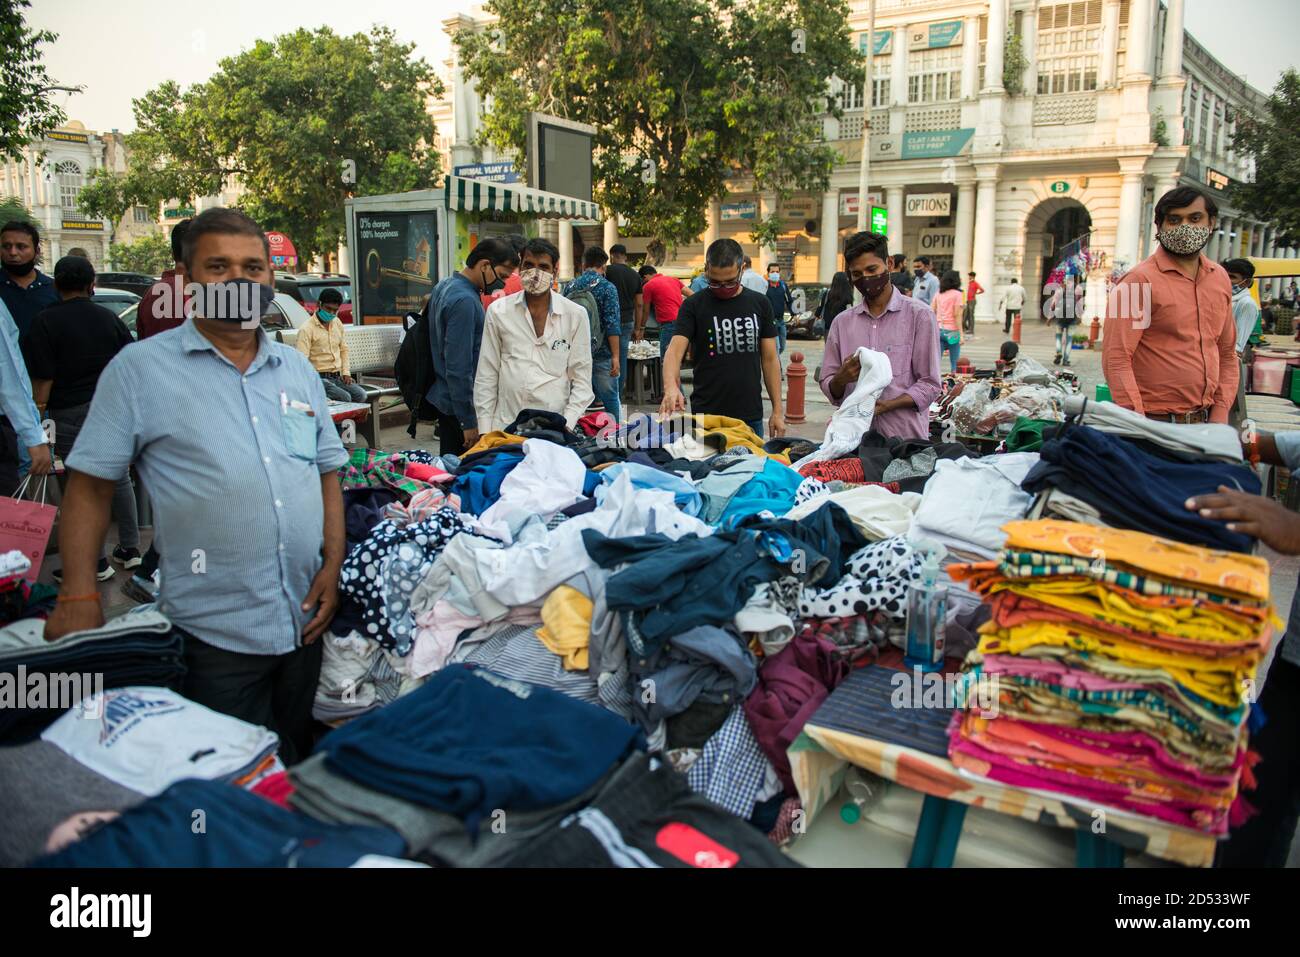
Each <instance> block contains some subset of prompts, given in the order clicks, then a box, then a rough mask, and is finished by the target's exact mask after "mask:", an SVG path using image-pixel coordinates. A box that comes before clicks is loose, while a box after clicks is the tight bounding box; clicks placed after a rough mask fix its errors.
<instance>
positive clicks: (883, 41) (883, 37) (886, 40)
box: [858, 30, 894, 56]
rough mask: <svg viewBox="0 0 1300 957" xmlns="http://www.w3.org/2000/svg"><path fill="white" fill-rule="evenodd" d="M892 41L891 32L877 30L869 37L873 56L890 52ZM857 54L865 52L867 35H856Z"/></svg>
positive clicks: (892, 35)
mask: <svg viewBox="0 0 1300 957" xmlns="http://www.w3.org/2000/svg"><path fill="white" fill-rule="evenodd" d="M893 40H894V31H893V30H877V31H876V32H875V33H873V34H872V35H871V45H872V46H873V47H875V53H874V54H873V56H881V55H883V54H885V53H890V52H892V51H893V47H894V43H893ZM858 52H859V53H866V52H867V35H866V34H865V33H861V34H859V35H858Z"/></svg>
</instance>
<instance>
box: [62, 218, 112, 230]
mask: <svg viewBox="0 0 1300 957" xmlns="http://www.w3.org/2000/svg"><path fill="white" fill-rule="evenodd" d="M63 228H64V229H75V230H77V231H79V232H88V233H102V232H103V231H104V224H103V223H102V222H100V221H99V220H98V219H65V220H63Z"/></svg>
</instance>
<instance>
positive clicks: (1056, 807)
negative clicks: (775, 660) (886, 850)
mask: <svg viewBox="0 0 1300 957" xmlns="http://www.w3.org/2000/svg"><path fill="white" fill-rule="evenodd" d="M867 670H870V669H862V671H867ZM861 685H862V679H861V678H859V676H858V673H856V672H855V674H854V675H850V677H849V678H848V679H846V680H845V683H844V684H842V685H841V686H840V687H839V688H837V689H836V690H835V691H834V692H833V693H832V694H831V696H830V698H828V699H827V700H826V702H825V704H823V706H822V707H821V708H820V709H819V710H818V711H817V713H816V714H815V715H813V718H812V720H810V721H809V722H808V723H807V724H806V725H805V726H804V729H803V733H802V734H801V735H800V736H799V737H798V738H796V739H795V741H794V743H793V744H791V745H790V748H789V756H790V765H791V769H792V772H793V775H794V781H795V786H796V787H797V789H798V791H799V798H800V800H801V801H802V802H803V807H804V813H805V815H806V816H807V821H808V822H809V823H810V822H811V821H812V820H813V819H814V818H815V817H816V815H817V814H818V813H820V812H821V811H823V810H825V809H826V808H827V806H828V805H829V804H830V803H831V802H832V801H833V800H834V798H835V795H836V793H837V792H838V791H839V786H840V782H841V779H842V777H843V772H844V769H845V767H846V765H849V764H852V765H856V766H857V767H860V768H865V769H866V770H868V771H871V772H872V773H874V774H878V775H880V776H881V777H883V778H887V779H888V780H890V781H893V782H895V783H897V784H900V785H902V786H903V787H907V788H911V789H912V790H914V791H920V792H921V793H922V794H924V795H926V798H925V802H924V805H923V807H922V811H921V818H920V820H919V821H918V822H917V831H916V837H915V839H914V840H913V844H912V856H911V860H910V861H909V864H908V866H909V867H951V866H952V860H953V857H954V855H955V854H956V851H957V843H958V841H959V840H960V837H961V828H962V822H963V820H964V818H965V815H966V808H967V807H968V806H970V805H974V806H976V807H982V808H986V809H988V810H991V811H997V812H999V813H1002V814H1009V815H1012V816H1014V817H1021V818H1024V819H1026V820H1029V821H1035V822H1037V823H1039V824H1053V825H1055V826H1057V827H1063V828H1071V829H1073V830H1074V831H1075V832H1076V851H1077V854H1076V863H1077V865H1078V866H1080V867H1120V866H1123V856H1124V853H1125V852H1126V851H1131V852H1134V853H1147V854H1151V855H1153V856H1155V857H1159V858H1163V859H1164V860H1168V861H1173V862H1175V863H1178V864H1183V865H1186V866H1189V867H1209V866H1210V865H1211V864H1213V863H1214V851H1215V847H1216V845H1217V841H1216V840H1215V838H1214V837H1213V836H1211V835H1209V834H1201V833H1198V832H1196V831H1191V830H1188V829H1186V828H1180V827H1174V826H1171V825H1167V824H1163V823H1161V822H1159V821H1156V820H1154V819H1152V818H1144V817H1139V816H1137V815H1134V814H1130V813H1126V812H1124V811H1120V810H1115V809H1106V811H1105V817H1104V825H1105V830H1104V833H1101V834H1098V833H1094V831H1093V828H1094V827H1095V826H1096V825H1097V822H1098V821H1099V818H1098V817H1097V816H1095V814H1094V811H1095V805H1093V804H1091V803H1090V802H1087V801H1083V800H1074V799H1072V798H1069V797H1068V796H1066V795H1061V794H1050V793H1049V792H1044V791H1028V790H1025V789H1023V788H1017V787H1012V786H1010V785H1005V784H1000V783H998V782H996V781H990V780H987V779H978V778H975V777H973V776H971V775H968V774H965V773H963V772H961V771H959V770H958V769H957V767H956V766H954V765H953V763H952V762H951V761H949V760H948V758H947V757H946V756H944V757H940V756H939V755H938V754H935V753H934V751H935V750H936V747H935V743H936V742H935V738H934V732H933V728H934V722H930V728H929V730H928V731H927V730H926V729H925V728H924V727H921V726H920V725H919V724H918V730H917V732H916V733H917V743H918V744H919V745H920V747H909V746H907V745H905V744H900V743H896V742H891V741H888V740H881V739H880V738H878V737H873V736H871V735H870V734H868V733H863V732H860V731H859V732H856V733H855V732H850V731H845V730H842V727H841V728H837V727H830V726H828V724H832V723H839V724H841V725H842V722H837V721H836V720H835V714H836V713H837V706H839V709H840V710H839V713H843V705H844V703H845V699H846V698H852V697H853V696H854V695H860V694H861V692H862V687H861ZM837 696H839V699H838V700H837ZM901 733H902V734H903V735H906V734H907V733H908V732H907V731H906V729H905V728H904V729H902V730H901Z"/></svg>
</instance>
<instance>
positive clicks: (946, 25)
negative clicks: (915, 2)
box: [907, 20, 963, 50]
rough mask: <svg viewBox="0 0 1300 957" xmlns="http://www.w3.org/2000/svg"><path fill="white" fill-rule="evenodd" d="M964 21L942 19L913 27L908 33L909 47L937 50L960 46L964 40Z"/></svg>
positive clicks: (910, 48) (912, 48)
mask: <svg viewBox="0 0 1300 957" xmlns="http://www.w3.org/2000/svg"><path fill="white" fill-rule="evenodd" d="M962 23H963V21H961V20H940V21H938V22H936V23H921V24H918V25H916V26H914V27H911V28H909V30H908V34H907V48H908V49H909V50H937V49H941V48H943V47H955V46H958V45H960V44H961V41H962Z"/></svg>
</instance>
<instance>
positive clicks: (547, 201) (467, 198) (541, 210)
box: [442, 176, 602, 222]
mask: <svg viewBox="0 0 1300 957" xmlns="http://www.w3.org/2000/svg"><path fill="white" fill-rule="evenodd" d="M442 188H443V193H444V194H445V195H446V197H447V208H448V209H461V210H466V211H471V210H488V209H494V210H496V211H497V212H499V213H528V214H531V215H534V216H544V217H548V218H551V219H588V220H594V221H596V222H600V221H601V218H602V217H601V215H600V207H599V206H598V205H597V204H596V203H593V202H590V201H588V200H584V199H576V198H575V197H573V196H561V195H560V194H559V193H547V192H544V191H542V190H540V189H530V188H529V187H527V186H521V185H519V184H518V183H488V182H485V181H483V180H477V179H466V178H465V177H463V176H447V177H445V182H444V183H443V187H442Z"/></svg>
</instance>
